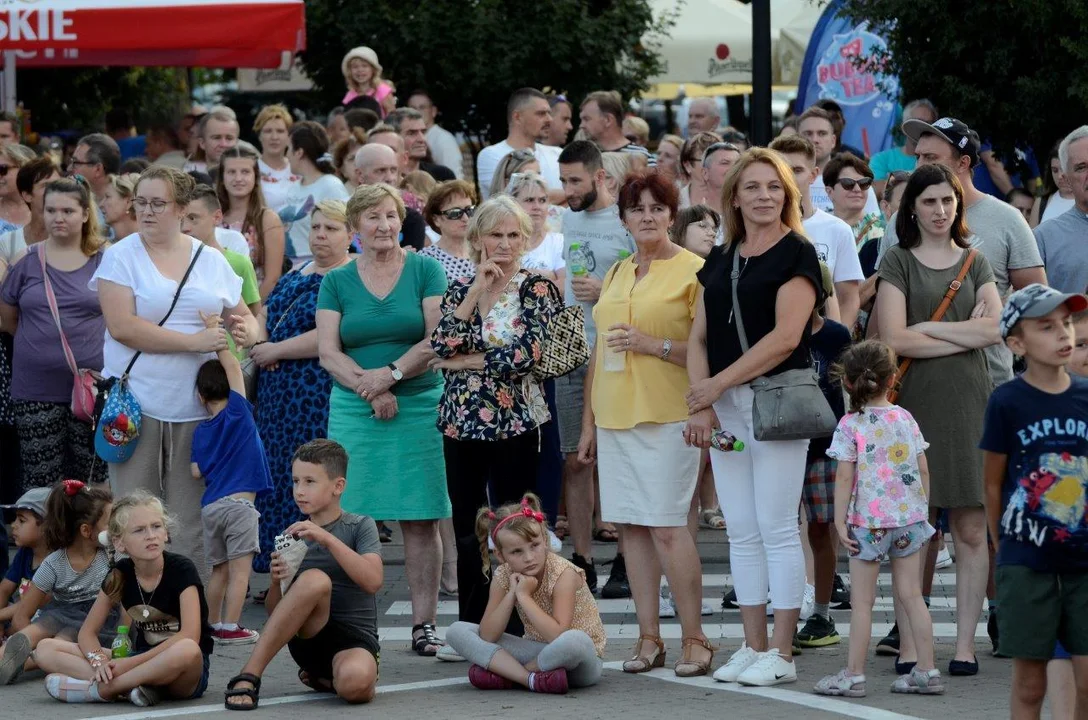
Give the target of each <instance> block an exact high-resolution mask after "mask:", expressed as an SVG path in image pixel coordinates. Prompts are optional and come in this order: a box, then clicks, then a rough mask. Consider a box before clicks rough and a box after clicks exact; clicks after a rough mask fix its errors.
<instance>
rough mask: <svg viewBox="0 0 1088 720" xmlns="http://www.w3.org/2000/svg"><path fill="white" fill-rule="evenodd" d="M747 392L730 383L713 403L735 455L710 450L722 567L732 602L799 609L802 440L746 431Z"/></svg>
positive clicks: (749, 406) (749, 414) (748, 419)
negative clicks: (725, 557)
mask: <svg viewBox="0 0 1088 720" xmlns="http://www.w3.org/2000/svg"><path fill="white" fill-rule="evenodd" d="M752 398H753V393H752V389H751V388H750V387H749V386H748V385H741V386H739V387H735V388H730V389H729V390H727V391H726V392H725V394H723V395H722V396H721V398H719V399H718V401H717V402H716V403H714V412H715V414H717V416H718V422H719V423H720V424H721V426H722V429H723V430H728V431H729V432H731V433H733V435H735V436H736V438H737V439H738V440H742V441H743V442H744V446H745V447H744V450H742V451H740V452H736V451H733V452H719V451H717V450H713V449H711V451H710V462H711V466H712V467H713V468H714V485H715V487H716V488H717V490H718V500H719V501H720V502H721V506H722V511H723V513H724V514H725V523H726V528H727V531H728V533H729V564H730V567H731V569H732V574H733V588H734V589H735V590H736V593H737V604H738V605H765V604H766V602H767V589H768V587H769V588H770V592H771V607H773V608H775V609H776V610H789V609H794V608H800V607H801V599H802V597H803V596H804V592H805V556H804V552H803V551H802V549H801V535H800V532H799V529H798V525H797V518H798V515H797V511H798V507H799V505H800V502H801V489H802V487H803V486H804V482H805V456H806V455H807V453H808V440H785V441H775V442H760V441H759V440H756V439H755V437H754V436H753V434H752Z"/></svg>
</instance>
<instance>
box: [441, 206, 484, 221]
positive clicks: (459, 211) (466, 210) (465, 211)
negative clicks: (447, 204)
mask: <svg viewBox="0 0 1088 720" xmlns="http://www.w3.org/2000/svg"><path fill="white" fill-rule="evenodd" d="M475 212H476V206H475V205H469V206H467V207H459V208H450V209H449V210H443V211H442V212H440V213H438V214H439V215H441V216H442V217H444V218H446V219H447V220H460V219H461V216H462V215H464V216H466V217H472V216H473V214H474V213H475Z"/></svg>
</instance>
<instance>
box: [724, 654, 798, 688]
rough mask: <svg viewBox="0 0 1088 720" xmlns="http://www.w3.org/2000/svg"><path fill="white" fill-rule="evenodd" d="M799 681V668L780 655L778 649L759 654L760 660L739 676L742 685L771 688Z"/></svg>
mask: <svg viewBox="0 0 1088 720" xmlns="http://www.w3.org/2000/svg"><path fill="white" fill-rule="evenodd" d="M796 681H797V666H796V665H794V664H793V663H792V662H790V661H788V660H786V659H785V658H784V657H782V656H781V655H779V654H778V648H771V649H770V650H768V651H767V652H765V653H759V658H758V659H757V660H756V661H755V662H754V663H752V664H751V665H749V666H748V667H747V668H746V669H745V670H744V672H742V673H741V674H740V675H738V676H737V682H739V683H740V684H741V685H756V686H758V687H770V686H771V685H781V684H783V683H789V682H796Z"/></svg>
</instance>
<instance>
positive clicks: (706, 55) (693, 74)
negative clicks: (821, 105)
mask: <svg viewBox="0 0 1088 720" xmlns="http://www.w3.org/2000/svg"><path fill="white" fill-rule="evenodd" d="M653 8H654V17H655V18H658V19H660V18H663V17H665V16H666V14H668V13H675V11H676V8H677V0H653ZM820 12H821V8H820V7H819V6H818V5H817V4H815V3H814V2H812V1H811V0H771V48H772V50H771V51H772V63H773V76H772V77H773V80H774V83H775V84H785V85H791V84H796V83H797V79H798V76H799V75H800V70H801V64H802V62H803V61H804V55H805V48H806V47H807V46H808V38H809V36H810V35H811V34H812V29H813V28H814V27H815V26H816V21H817V20H818V19H819V17H820ZM669 35H670V37H669V38H667V39H665V40H664V42H663V43H662V45H661V53H662V56H663V58H664V60H665V64H666V70H665V72H663V73H662V74H660V75H658V76H656V77H654V78H651V79H650V83H651V84H653V85H658V86H672V85H679V84H684V85H689V84H695V85H731V84H740V85H750V84H751V82H752V9H751V5H747V4H744V3H741V2H739V1H738V0H686V2H684V3H683V4H682V5H681V6H680V13H679V16H678V17H677V19H676V24H675V25H674V26H673V27H672V29H671V30H670V31H669ZM662 89H664V88H662ZM657 94H659V95H660V93H657Z"/></svg>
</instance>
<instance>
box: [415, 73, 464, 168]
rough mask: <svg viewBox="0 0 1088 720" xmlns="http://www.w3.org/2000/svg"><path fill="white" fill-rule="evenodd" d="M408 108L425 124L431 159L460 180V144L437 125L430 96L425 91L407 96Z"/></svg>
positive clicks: (461, 163) (462, 163)
mask: <svg viewBox="0 0 1088 720" xmlns="http://www.w3.org/2000/svg"><path fill="white" fill-rule="evenodd" d="M408 107H410V108H412V109H413V110H416V111H417V112H418V113H419V114H420V115H422V116H423V121H424V122H425V123H426V124H427V145H428V146H429V147H430V148H431V158H432V159H433V160H434V161H435V162H436V163H437V164H439V165H445V166H446V167H448V168H449V169H450V170H453V174H454V176H455V177H456V178H457V179H458V180H460V179H461V178H462V177H464V170H463V167H464V156H463V155H462V154H461V143H459V142H457V138H456V137H454V136H453V133H451V132H450V131H449V130H446V129H445V128H443V127H442V126H440V125H439V124H438V123H436V122H435V118H436V117H437V116H438V108H437V107H435V105H434V102H433V101H432V100H431V96H430V95H428V94H427V92H426V91H425V90H415V91H414V92H412V94H411V95H409V96H408Z"/></svg>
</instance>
